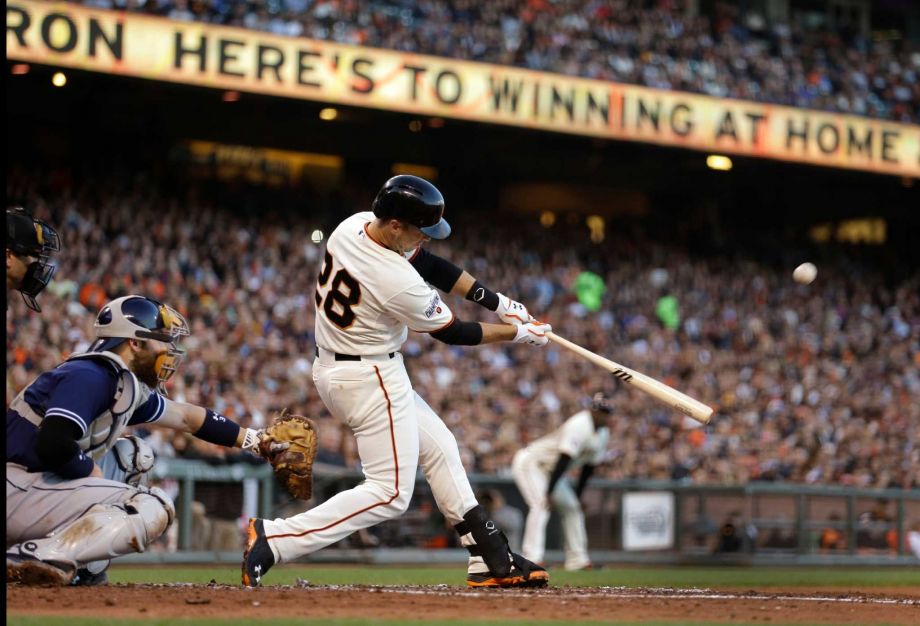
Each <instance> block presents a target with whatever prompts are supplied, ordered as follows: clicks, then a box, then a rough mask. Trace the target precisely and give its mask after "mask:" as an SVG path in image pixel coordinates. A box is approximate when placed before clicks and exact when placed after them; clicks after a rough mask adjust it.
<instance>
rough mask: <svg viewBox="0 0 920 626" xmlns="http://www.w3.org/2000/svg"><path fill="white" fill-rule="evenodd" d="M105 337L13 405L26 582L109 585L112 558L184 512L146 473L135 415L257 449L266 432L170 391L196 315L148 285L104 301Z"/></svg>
mask: <svg viewBox="0 0 920 626" xmlns="http://www.w3.org/2000/svg"><path fill="white" fill-rule="evenodd" d="M94 330H95V335H96V339H95V341H94V342H93V344H92V345H91V346H90V349H89V350H88V351H87V352H85V353H82V354H77V355H74V356H72V357H70V358H69V359H67V360H66V361H65V362H64V363H62V364H60V365H59V366H57V367H56V368H54V369H53V370H50V371H47V372H45V373H43V374H41V375H40V376H39V377H38V378H36V379H35V380H34V381H32V382H31V383H30V384H29V385H28V386H27V387H26V388H25V389H23V391H22V392H21V393H19V395H17V396H16V398H15V399H14V400H13V402H12V403H11V404H10V406H9V408H8V409H7V412H6V545H7V551H6V573H7V581H9V582H20V583H25V584H58V585H63V584H71V583H73V582H75V581H76V582H78V583H80V584H100V583H103V582H105V580H106V577H105V569H106V567H108V564H109V561H110V560H111V559H112V558H114V557H117V556H119V555H122V554H128V553H130V552H143V551H144V549H145V548H146V547H147V546H148V545H150V544H151V543H152V542H153V541H155V540H156V539H157V538H158V537H159V536H160V535H162V534H163V532H165V531H166V529H167V527H168V526H169V524H170V523H172V520H173V517H174V516H175V510H174V508H173V503H172V501H171V500H170V498H169V496H167V495H166V493H164V492H163V491H162V490H160V489H158V488H147V487H145V486H143V485H142V484H141V483H142V482H143V481H142V478H143V474H144V473H145V472H147V471H149V470H150V469H151V467H153V460H154V457H153V452H152V450H151V449H150V447H149V446H147V444H146V443H144V441H143V440H142V439H140V438H137V437H131V438H123V437H120V435H121V433H122V432H123V430H124V428H125V427H126V426H130V425H134V424H142V423H151V422H155V423H156V424H157V425H159V426H165V427H168V428H173V429H175V430H178V431H183V432H188V433H192V434H194V435H195V436H196V437H198V438H200V439H203V440H205V441H209V442H212V443H217V444H221V445H225V446H235V447H242V448H246V449H249V450H251V451H253V452H256V451H257V447H258V441H259V431H254V430H252V429H249V428H241V427H240V426H239V425H238V424H235V423H234V422H232V421H231V420H229V419H228V418H226V417H224V416H222V415H220V414H218V413H215V412H214V411H211V410H210V409H204V408H202V407H198V406H193V405H191V404H184V403H181V402H173V401H171V400H169V399H168V398H166V397H165V392H164V387H163V385H164V384H165V382H166V381H167V380H168V379H169V378H170V377H171V376H172V374H173V373H174V372H175V371H176V368H177V367H178V365H179V362H180V360H181V358H182V356H183V354H184V353H183V352H182V350H181V349H180V348H179V346H178V340H179V339H180V338H181V337H183V336H186V335H188V334H189V329H188V324H187V323H186V321H185V319H184V318H183V317H182V316H181V315H179V314H178V313H177V312H176V311H175V310H173V309H171V308H170V307H168V306H165V305H162V304H160V303H159V302H156V301H154V300H151V299H149V298H145V297H143V296H125V297H123V298H118V299H117V300H113V301H112V302H109V303H108V304H107V305H106V306H104V307H103V308H102V310H101V311H100V312H99V315H98V316H97V318H96V322H95V324H94Z"/></svg>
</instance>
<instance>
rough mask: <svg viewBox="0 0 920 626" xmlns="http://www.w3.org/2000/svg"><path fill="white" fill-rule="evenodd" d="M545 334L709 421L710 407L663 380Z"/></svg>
mask: <svg viewBox="0 0 920 626" xmlns="http://www.w3.org/2000/svg"><path fill="white" fill-rule="evenodd" d="M546 336H547V338H548V339H549V340H550V341H554V342H556V343H558V344H559V345H560V346H562V347H563V348H567V349H569V350H571V351H572V352H574V353H575V354H578V355H580V356H583V357H584V358H586V359H588V360H589V361H591V362H592V363H594V364H595V365H597V366H599V367H602V368H604V369H605V370H607V371H608V372H610V373H611V374H613V375H614V376H616V377H617V378H618V379H620V380H622V381H623V382H624V383H629V384H630V385H632V386H633V387H635V388H636V389H638V390H639V391H644V392H645V393H647V394H648V395H650V396H652V397H653V398H655V399H656V400H658V401H659V402H662V403H664V404H666V405H668V406H669V407H671V408H674V409H677V410H678V411H680V412H681V413H683V414H684V415H689V416H690V417H692V418H693V419H695V420H696V421H698V422H700V423H703V424H708V423H709V419H710V418H711V417H712V408H711V407H709V406H706V405H705V404H703V403H702V402H700V401H699V400H694V399H693V398H691V397H690V396H688V395H687V394H685V393H681V392H680V391H678V390H677V389H674V388H673V387H669V386H667V385H665V384H664V383H663V382H661V381H658V380H655V379H654V378H652V377H651V376H646V375H645V374H642V373H639V372H637V371H635V370H631V369H629V368H628V367H625V366H623V365H620V364H619V363H615V362H613V361H611V360H610V359H606V358H604V357H602V356H601V355H599V354H595V353H594V352H591V351H590V350H588V349H586V348H582V347H581V346H580V345H578V344H577V343H572V342H571V341H569V340H568V339H564V338H562V337H560V336H559V335H557V334H556V333H554V332H548V333H546Z"/></svg>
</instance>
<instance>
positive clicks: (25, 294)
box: [6, 208, 61, 312]
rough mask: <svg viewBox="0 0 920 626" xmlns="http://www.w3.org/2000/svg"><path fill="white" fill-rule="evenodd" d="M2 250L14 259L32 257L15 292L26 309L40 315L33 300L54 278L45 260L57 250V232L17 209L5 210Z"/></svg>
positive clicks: (52, 269) (59, 242) (59, 241)
mask: <svg viewBox="0 0 920 626" xmlns="http://www.w3.org/2000/svg"><path fill="white" fill-rule="evenodd" d="M6 249H7V250H9V251H11V252H12V253H13V254H15V255H16V256H20V257H35V259H36V260H35V261H33V262H32V263H30V264H29V266H28V268H27V270H26V274H25V276H23V278H22V282H21V284H20V285H18V286H17V287H16V289H17V290H18V291H19V292H20V293H21V294H22V299H23V300H25V303H26V306H28V307H29V308H30V309H32V310H33V311H38V312H41V310H42V308H41V307H40V306H39V305H38V302H37V301H36V300H35V298H36V296H38V294H39V293H41V291H42V290H43V289H44V288H45V287H47V286H48V283H50V282H51V278H52V277H53V276H54V270H55V267H54V266H53V265H51V264H50V263H49V262H48V260H49V258H50V257H51V255H52V254H54V253H55V252H59V251H60V249H61V240H60V238H59V237H58V234H57V231H56V230H54V229H53V228H51V226H49V225H48V224H46V223H45V222H43V221H41V220H38V219H35V218H34V217H32V216H31V215H30V214H28V213H26V212H25V211H24V210H23V209H21V208H16V209H7V211H6Z"/></svg>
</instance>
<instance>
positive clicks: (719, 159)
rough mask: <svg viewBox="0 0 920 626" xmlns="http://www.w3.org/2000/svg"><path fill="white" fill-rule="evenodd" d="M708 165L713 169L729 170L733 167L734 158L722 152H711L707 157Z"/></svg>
mask: <svg viewBox="0 0 920 626" xmlns="http://www.w3.org/2000/svg"><path fill="white" fill-rule="evenodd" d="M706 165H707V166H708V167H709V169H711V170H719V171H720V172H727V171H729V170H730V169H731V168H732V160H731V159H729V158H728V157H727V156H724V155H721V154H710V155H709V156H708V157H706Z"/></svg>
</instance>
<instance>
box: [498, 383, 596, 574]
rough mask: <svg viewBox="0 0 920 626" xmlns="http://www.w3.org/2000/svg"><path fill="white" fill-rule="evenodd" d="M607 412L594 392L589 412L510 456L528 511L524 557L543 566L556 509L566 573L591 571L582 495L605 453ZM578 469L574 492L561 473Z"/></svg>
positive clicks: (575, 417) (512, 468)
mask: <svg viewBox="0 0 920 626" xmlns="http://www.w3.org/2000/svg"><path fill="white" fill-rule="evenodd" d="M611 413H612V409H611V406H610V403H609V402H608V400H607V398H606V397H605V396H604V394H602V393H596V394H594V398H593V399H592V401H591V407H590V409H585V410H584V411H579V412H578V413H576V414H575V415H573V416H571V417H570V418H568V419H567V420H566V421H565V423H563V424H562V426H560V427H559V428H558V429H556V430H554V431H553V432H551V433H549V434H548V435H545V436H543V437H541V438H540V439H537V440H536V441H534V442H533V443H531V444H530V445H529V446H527V447H526V448H524V449H522V450H519V451H518V453H517V454H515V455H514V460H513V461H512V463H511V474H512V476H514V482H515V483H516V484H517V486H518V489H520V491H521V495H522V496H524V500H525V501H526V502H527V506H529V507H530V510H529V511H528V513H527V521H526V522H525V524H524V543H523V546H522V551H523V552H524V556H525V557H526V558H528V559H530V560H532V561H535V562H537V563H541V562H543V554H544V552H545V550H546V524H547V522H549V515H550V509H551V508H552V507H555V508H556V510H558V511H559V512H560V514H561V515H562V536H563V542H564V544H565V569H567V570H579V569H585V568H588V567H590V566H591V560H590V559H589V558H588V535H587V532H586V531H585V515H584V512H583V511H582V508H581V494H582V491H583V490H584V488H585V485H587V483H588V479H589V478H590V477H591V474H592V473H593V471H594V467H595V466H596V465H597V464H598V463H599V462H600V461H601V457H602V456H603V454H604V451H605V450H606V448H607V441H608V439H609V438H610V431H609V430H608V428H607V427H606V425H605V424H606V421H607V419H608V418H609V416H610V414H611ZM579 466H580V467H581V473H580V475H579V479H578V484H577V485H576V487H575V488H574V489H573V488H572V485H571V484H570V483H569V481H568V480H567V479H566V478H565V477H564V474H565V473H566V472H567V471H569V470H571V469H574V468H577V467H579Z"/></svg>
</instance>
